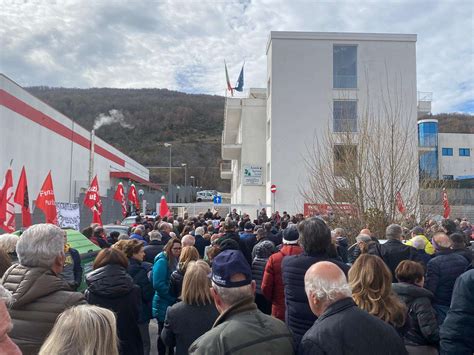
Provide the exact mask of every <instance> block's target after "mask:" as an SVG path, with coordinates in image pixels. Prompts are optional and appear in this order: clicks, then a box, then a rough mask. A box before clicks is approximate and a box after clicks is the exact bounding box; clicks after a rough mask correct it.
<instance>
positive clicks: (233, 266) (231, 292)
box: [189, 250, 293, 355]
mask: <svg viewBox="0 0 474 355" xmlns="http://www.w3.org/2000/svg"><path fill="white" fill-rule="evenodd" d="M211 279H212V288H211V293H212V295H213V297H214V302H215V305H216V308H217V310H218V311H219V313H220V316H219V317H218V318H217V320H216V322H215V323H214V326H213V328H212V329H211V330H210V331H208V332H207V333H205V334H204V335H202V336H201V337H199V338H198V339H197V340H196V341H195V342H194V343H193V344H192V345H191V346H190V347H189V354H276V355H278V354H285V355H286V354H293V346H292V341H291V333H290V332H289V330H288V328H287V327H286V326H285V324H284V323H283V322H281V321H280V320H278V319H275V318H272V317H270V316H268V315H265V314H263V313H262V312H260V311H259V310H258V309H257V306H256V304H255V303H254V294H255V287H256V286H255V281H252V272H251V269H250V266H249V264H248V262H247V260H246V259H245V257H244V255H243V254H242V252H240V251H238V250H226V251H223V252H221V253H220V254H219V255H217V256H216V257H215V258H214V262H213V263H212V277H211Z"/></svg>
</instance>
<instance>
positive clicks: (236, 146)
mask: <svg viewBox="0 0 474 355" xmlns="http://www.w3.org/2000/svg"><path fill="white" fill-rule="evenodd" d="M236 141H237V136H233V137H232V138H231V139H228V141H227V142H226V139H225V132H222V154H221V155H222V159H224V160H238V159H240V152H241V151H242V144H240V143H236Z"/></svg>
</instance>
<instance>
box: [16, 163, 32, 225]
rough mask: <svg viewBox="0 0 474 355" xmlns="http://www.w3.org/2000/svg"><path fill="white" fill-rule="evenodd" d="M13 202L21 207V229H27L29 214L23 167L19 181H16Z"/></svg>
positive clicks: (26, 183)
mask: <svg viewBox="0 0 474 355" xmlns="http://www.w3.org/2000/svg"><path fill="white" fill-rule="evenodd" d="M14 201H15V202H16V203H17V204H19V205H20V206H21V224H22V226H23V228H28V227H29V226H31V212H30V198H29V196H28V181H27V180H26V171H25V167H23V168H22V169H21V174H20V180H18V186H17V187H16V191H15V198H14Z"/></svg>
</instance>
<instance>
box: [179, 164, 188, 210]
mask: <svg viewBox="0 0 474 355" xmlns="http://www.w3.org/2000/svg"><path fill="white" fill-rule="evenodd" d="M181 166H182V167H183V168H184V202H185V203H186V202H188V181H187V180H188V174H187V172H188V169H187V168H188V164H186V163H182V164H181Z"/></svg>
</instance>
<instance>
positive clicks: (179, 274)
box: [170, 264, 184, 298]
mask: <svg viewBox="0 0 474 355" xmlns="http://www.w3.org/2000/svg"><path fill="white" fill-rule="evenodd" d="M183 280H184V272H183V271H182V270H181V268H180V266H179V264H178V267H177V268H176V270H175V271H173V272H172V273H171V275H170V295H171V296H173V297H174V298H178V297H179V296H181V290H182V289H183Z"/></svg>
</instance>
